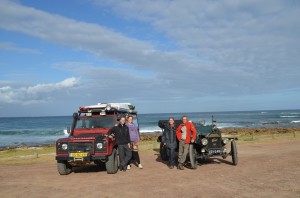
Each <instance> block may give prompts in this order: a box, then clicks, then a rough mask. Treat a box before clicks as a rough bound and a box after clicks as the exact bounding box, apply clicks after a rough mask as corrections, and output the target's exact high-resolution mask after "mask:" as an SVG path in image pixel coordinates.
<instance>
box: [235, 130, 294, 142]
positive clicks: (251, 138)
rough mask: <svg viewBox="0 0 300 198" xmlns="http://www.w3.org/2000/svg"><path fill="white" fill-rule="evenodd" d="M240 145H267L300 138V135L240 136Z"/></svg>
mask: <svg viewBox="0 0 300 198" xmlns="http://www.w3.org/2000/svg"><path fill="white" fill-rule="evenodd" d="M238 138H239V140H238V143H241V144H243V143H264V142H265V143H267V142H282V141H290V140H295V139H299V138H300V133H299V132H296V133H295V134H294V133H278V134H255V135H249V134H248V135H240V136H238Z"/></svg>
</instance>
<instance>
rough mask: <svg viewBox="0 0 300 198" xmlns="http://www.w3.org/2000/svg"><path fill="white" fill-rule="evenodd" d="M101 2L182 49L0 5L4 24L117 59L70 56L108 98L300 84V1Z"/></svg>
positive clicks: (86, 82)
mask: <svg viewBox="0 0 300 198" xmlns="http://www.w3.org/2000/svg"><path fill="white" fill-rule="evenodd" d="M93 2H94V3H95V4H97V5H98V6H101V7H105V8H108V9H110V10H112V11H113V12H114V14H115V15H116V16H119V17H120V18H125V19H126V20H128V21H130V22H135V21H139V22H141V24H145V25H149V24H150V26H151V27H152V28H154V30H153V31H158V32H160V33H161V34H163V35H164V36H165V37H167V38H168V39H170V41H171V42H174V45H176V46H177V48H176V49H172V50H168V51H166V50H164V49H159V47H158V46H156V45H155V44H154V43H152V42H151V41H142V40H138V39H136V38H130V37H128V36H125V34H122V33H121V32H118V31H117V30H112V29H109V28H107V27H104V26H101V25H99V24H94V23H86V22H81V21H77V20H73V19H70V18H66V17H64V16H60V15H56V14H51V13H47V12H44V11H41V10H37V9H34V8H31V7H26V6H23V5H21V4H18V3H16V2H13V1H5V0H4V1H2V3H1V5H0V28H2V29H5V30H8V31H16V32H20V33H24V34H27V35H30V36H33V37H36V38H39V39H42V40H45V41H48V42H52V43H55V44H59V45H63V46H66V47H69V48H72V49H77V50H82V51H86V52H89V53H91V54H93V55H95V56H96V57H97V58H98V60H103V59H104V60H109V61H110V62H111V63H112V64H111V65H113V66H104V65H101V64H94V63H83V64H82V63H77V62H76V61H74V62H73V63H69V64H70V66H74V67H73V68H72V69H68V68H67V67H66V68H65V69H68V71H69V72H72V74H74V75H76V76H80V77H81V79H82V81H81V92H80V94H83V95H85V96H88V95H90V96H91V97H92V95H97V96H99V98H104V99H106V100H107V101H108V100H110V99H114V98H119V99H129V98H131V99H133V98H138V99H141V100H143V101H167V100H168V99H170V98H172V99H174V100H178V101H181V102H182V103H184V102H185V101H186V100H188V99H190V98H197V99H198V98H201V97H217V98H220V97H232V96H233V97H237V98H238V97H242V96H243V97H244V96H246V97H247V96H250V95H259V94H268V93H270V94H271V93H284V91H285V90H295V89H296V90H298V89H297V88H298V87H299V86H300V81H299V80H298V78H299V77H298V76H299V73H300V67H299V65H300V57H299V55H298V52H299V51H300V38H299V35H300V23H299V22H298V19H299V18H300V14H299V13H300V12H299V3H297V2H296V1H289V0H288V1H280V0H274V1H273V0H272V1H271V0H266V1H257V0H255V1H253V0H251V1H250V0H245V1H235V0H228V1H204V0H203V1H199V0H194V1H193V0H190V1H179V0H173V1H167V0H166V1H163V0H161V1H147V0H144V1H140V0H131V1H117V0H108V1H105V0H101V1H97V0H95V1H93ZM132 24H134V23H132ZM133 29H134V27H133ZM57 67H58V66H57ZM143 74H150V75H143ZM34 87H35V86H34ZM46 87H47V86H45V85H43V86H36V87H35V88H32V90H33V91H31V94H32V95H34V93H35V92H36V90H39V89H44V88H45V89H46ZM83 87H84V88H83ZM5 89H8V88H5ZM47 89H48V88H47ZM127 89H128V90H129V91H126V90H127ZM49 90H51V89H50V88H49ZM132 90H133V91H132ZM6 92H9V91H8V90H6ZM25 93H27V92H25ZM38 93H39V92H38ZM120 93H122V94H120ZM11 94H13V93H11ZM75 94H76V93H75ZM80 94H78V96H79V95H80ZM37 95H38V94H37ZM46 95H47V94H46ZM6 96H9V94H7V95H6ZM48 96H49V97H50V95H48ZM9 98H11V97H9ZM12 98H14V97H12ZM29 98H30V97H29ZM33 98H35V97H33ZM36 98H38V97H36ZM6 100H8V99H6Z"/></svg>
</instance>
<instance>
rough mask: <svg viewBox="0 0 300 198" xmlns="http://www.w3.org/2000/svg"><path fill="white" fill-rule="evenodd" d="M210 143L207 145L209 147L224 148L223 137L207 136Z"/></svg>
mask: <svg viewBox="0 0 300 198" xmlns="http://www.w3.org/2000/svg"><path fill="white" fill-rule="evenodd" d="M207 140H208V143H207V147H208V149H220V148H222V138H220V137H209V138H207Z"/></svg>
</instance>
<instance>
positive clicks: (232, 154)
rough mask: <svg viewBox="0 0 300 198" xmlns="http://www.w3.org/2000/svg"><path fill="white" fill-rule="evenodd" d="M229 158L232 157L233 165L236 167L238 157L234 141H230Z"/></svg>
mask: <svg viewBox="0 0 300 198" xmlns="http://www.w3.org/2000/svg"><path fill="white" fill-rule="evenodd" d="M231 157H232V163H233V165H235V166H236V165H237V164H238V155H237V148H236V143H235V141H234V140H232V141H231Z"/></svg>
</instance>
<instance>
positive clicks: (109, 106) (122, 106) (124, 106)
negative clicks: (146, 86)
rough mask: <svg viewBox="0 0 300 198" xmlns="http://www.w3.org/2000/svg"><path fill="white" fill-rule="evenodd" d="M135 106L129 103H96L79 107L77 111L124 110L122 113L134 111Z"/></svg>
mask: <svg viewBox="0 0 300 198" xmlns="http://www.w3.org/2000/svg"><path fill="white" fill-rule="evenodd" d="M134 109H135V106H134V105H132V104H131V103H98V104H96V105H90V106H84V107H79V110H78V111H79V112H82V113H84V112H86V113H87V112H89V113H90V112H114V111H117V112H124V113H136V112H135V111H134Z"/></svg>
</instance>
